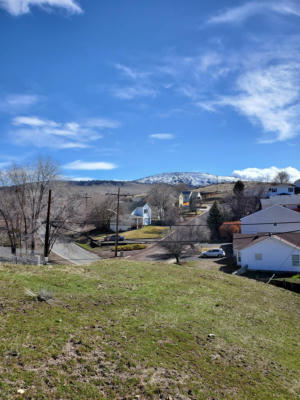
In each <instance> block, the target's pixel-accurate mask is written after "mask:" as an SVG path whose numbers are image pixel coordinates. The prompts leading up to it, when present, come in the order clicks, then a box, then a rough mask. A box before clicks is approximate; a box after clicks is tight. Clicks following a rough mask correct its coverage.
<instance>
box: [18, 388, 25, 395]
mask: <svg viewBox="0 0 300 400" xmlns="http://www.w3.org/2000/svg"><path fill="white" fill-rule="evenodd" d="M17 393H19V394H24V393H25V390H24V389H18V390H17Z"/></svg>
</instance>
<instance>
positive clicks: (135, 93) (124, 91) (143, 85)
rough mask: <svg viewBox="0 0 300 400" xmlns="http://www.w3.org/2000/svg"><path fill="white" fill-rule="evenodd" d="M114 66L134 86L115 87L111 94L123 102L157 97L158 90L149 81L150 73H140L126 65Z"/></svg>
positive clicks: (111, 89)
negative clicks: (138, 98)
mask: <svg viewBox="0 0 300 400" xmlns="http://www.w3.org/2000/svg"><path fill="white" fill-rule="evenodd" d="M114 66H115V68H116V69H117V70H119V71H120V72H121V73H122V75H123V76H125V78H127V79H129V80H130V81H134V82H133V84H130V85H125V86H114V87H112V88H110V92H111V93H112V95H113V96H114V97H117V98H119V99H122V100H132V99H135V98H137V97H156V96H157V90H156V89H154V88H153V85H152V83H150V80H149V77H150V75H151V73H150V72H144V71H138V70H137V69H133V68H132V67H128V66H127V65H124V64H115V65H114ZM131 83H132V82H131Z"/></svg>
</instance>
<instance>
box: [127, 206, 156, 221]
mask: <svg viewBox="0 0 300 400" xmlns="http://www.w3.org/2000/svg"><path fill="white" fill-rule="evenodd" d="M131 215H132V216H133V217H135V218H136V222H137V226H139V225H140V224H142V226H144V225H151V207H150V206H149V204H147V203H145V204H144V205H143V206H141V207H137V208H135V209H134V210H133V211H132V213H131Z"/></svg>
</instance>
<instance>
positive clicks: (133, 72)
mask: <svg viewBox="0 0 300 400" xmlns="http://www.w3.org/2000/svg"><path fill="white" fill-rule="evenodd" d="M115 68H116V69H118V70H119V71H121V72H122V73H123V74H124V75H125V76H126V77H127V78H131V79H133V80H135V81H136V80H141V79H145V78H146V77H148V76H149V75H151V74H150V72H144V71H138V70H137V69H134V68H131V67H128V66H127V65H124V64H118V63H117V64H115Z"/></svg>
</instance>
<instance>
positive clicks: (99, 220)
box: [88, 196, 116, 232]
mask: <svg viewBox="0 0 300 400" xmlns="http://www.w3.org/2000/svg"><path fill="white" fill-rule="evenodd" d="M115 208H116V199H115V197H114V196H101V197H97V198H96V199H94V201H93V203H92V206H91V210H90V213H89V215H88V222H89V223H90V224H93V225H95V227H96V228H97V229H98V230H101V231H103V232H107V231H109V230H110V221H111V219H112V218H113V217H114V216H115Z"/></svg>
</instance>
